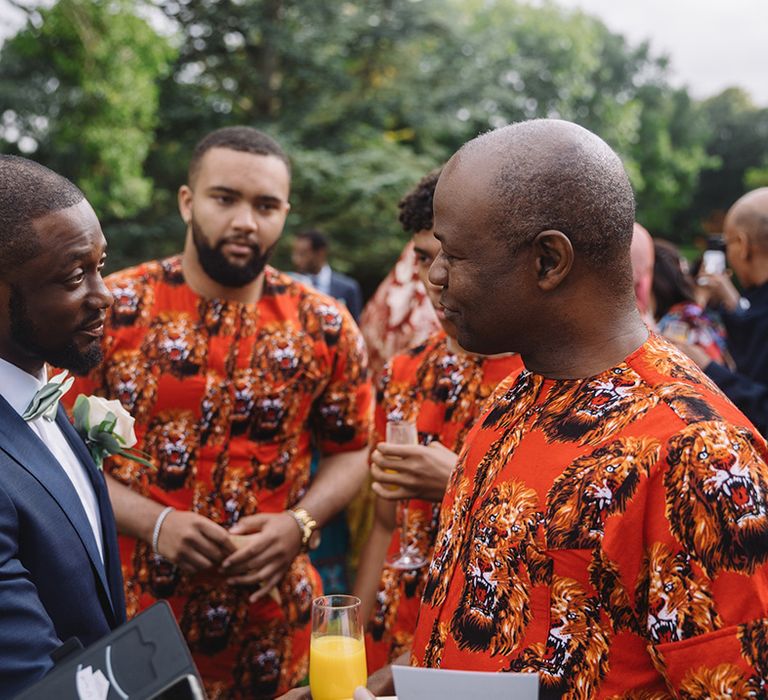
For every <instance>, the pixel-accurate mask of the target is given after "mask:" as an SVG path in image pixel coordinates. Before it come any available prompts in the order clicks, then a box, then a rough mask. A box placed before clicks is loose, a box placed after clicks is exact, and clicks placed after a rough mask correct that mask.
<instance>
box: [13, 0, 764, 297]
mask: <svg viewBox="0 0 768 700" xmlns="http://www.w3.org/2000/svg"><path fill="white" fill-rule="evenodd" d="M0 94H2V95H3V105H2V107H0V117H1V120H0V150H4V151H8V152H23V153H27V154H31V155H32V157H34V158H36V159H38V160H40V161H41V162H44V163H46V164H47V165H49V166H50V167H52V168H54V169H56V170H58V171H60V172H62V173H63V174H65V175H67V176H69V177H71V178H72V179H74V180H75V181H76V182H77V183H78V184H79V185H80V186H81V187H82V188H83V189H84V191H85V192H86V194H87V195H88V197H89V199H90V200H91V201H92V203H93V204H94V206H95V208H96V210H97V212H98V213H99V215H100V216H101V218H102V221H103V223H104V229H105V231H106V233H107V235H108V237H109V238H110V248H111V262H110V265H111V267H112V269H114V268H115V267H119V266H123V265H126V264H129V263H132V262H136V261H138V260H140V259H143V258H148V257H153V256H157V255H162V254H166V253H169V252H171V251H173V250H176V249H178V248H179V246H180V245H181V236H182V225H181V223H180V221H179V218H178V215H177V213H176V204H175V199H176V197H175V193H176V190H177V188H178V186H179V185H180V184H182V183H183V182H184V179H185V171H186V167H187V160H188V158H189V155H190V152H191V148H192V146H193V144H194V143H195V142H196V141H197V140H198V139H199V138H200V137H201V136H203V135H204V134H205V133H207V132H208V131H210V130H211V129H214V128H217V127H219V126H225V125H232V124H250V125H252V126H256V127H258V128H262V129H264V130H266V131H267V132H269V133H270V134H272V135H273V136H275V137H276V138H278V140H280V141H281V142H282V143H283V144H284V146H285V147H286V149H287V151H288V152H289V154H290V155H291V158H292V160H293V161H294V183H293V194H292V202H293V208H292V212H291V215H290V217H289V220H288V227H287V228H288V232H289V234H290V232H291V231H296V230H298V229H300V228H301V227H305V226H310V225H311V226H319V227H320V228H322V229H324V230H325V231H326V232H327V233H328V234H329V235H330V237H331V240H332V245H333V249H332V257H333V260H334V264H335V265H336V266H337V267H339V268H340V269H342V270H344V271H347V272H351V273H352V274H354V275H356V276H358V277H359V278H360V279H361V281H362V282H363V284H364V287H366V289H367V290H368V291H370V290H371V289H372V287H373V286H374V285H375V284H376V282H377V281H378V280H379V279H380V278H381V277H382V276H383V274H384V273H385V272H386V270H387V269H388V268H389V266H390V265H391V263H392V261H393V260H394V259H395V257H396V256H397V254H398V252H399V250H400V249H401V247H402V244H403V242H404V240H405V238H406V236H405V234H404V233H402V232H401V231H400V230H399V226H398V224H397V206H396V205H397V201H398V199H399V198H400V197H401V196H402V194H403V193H404V192H405V191H406V190H407V189H408V188H410V187H411V186H412V185H413V184H414V183H415V182H416V181H417V180H418V179H419V178H420V177H421V176H422V175H423V174H424V173H425V172H426V171H428V170H430V169H431V168H433V167H435V166H437V165H439V164H441V163H442V162H443V161H444V160H445V159H446V158H447V157H449V156H450V154H451V153H452V152H453V151H454V150H456V148H458V147H459V146H460V145H461V144H462V143H463V142H464V141H466V140H468V139H470V138H472V137H474V136H475V135H476V134H478V133H480V132H482V131H485V130H488V129H491V128H495V127H498V126H501V125H504V124H507V123H510V122H513V121H518V120H521V119H528V118H534V117H561V118H564V119H570V120H573V121H576V122H578V123H580V124H582V125H584V126H585V127H587V128H589V129H591V130H593V131H595V132H596V133H598V134H600V135H601V136H602V137H603V138H605V139H606V140H607V141H608V142H609V143H610V144H611V145H612V146H613V147H614V148H615V149H616V150H617V151H618V152H619V153H620V155H621V156H622V157H623V159H624V162H625V164H626V167H627V169H628V171H629V173H630V177H631V179H632V182H633V185H634V187H635V191H636V194H637V202H638V215H637V217H638V220H639V221H641V222H643V223H645V224H646V225H647V226H648V228H649V229H650V230H651V231H652V233H654V235H660V236H665V237H668V238H671V239H673V240H678V241H686V240H689V239H690V238H691V237H692V236H693V235H695V234H696V233H697V232H699V231H700V230H701V229H702V226H703V225H704V224H705V223H706V225H708V226H710V227H712V226H716V224H713V223H712V222H713V212H717V211H719V210H722V209H723V208H724V207H727V206H728V205H729V204H730V203H731V202H732V201H734V200H735V199H736V198H737V197H738V196H739V195H740V194H742V193H743V192H744V191H745V188H746V187H748V186H751V185H752V184H754V183H760V182H764V181H765V180H766V179H768V175H766V173H768V111H767V110H760V109H757V108H756V107H755V106H754V105H752V103H751V102H750V100H749V97H748V96H747V95H745V94H744V93H742V92H739V91H737V90H734V91H726V92H724V93H723V94H722V95H718V96H716V97H713V98H712V99H710V100H707V101H705V102H703V103H697V102H696V101H695V100H693V99H692V98H691V97H690V95H689V94H688V93H687V91H686V90H684V89H680V88H674V87H672V86H671V85H670V82H669V78H668V65H667V61H666V59H665V58H664V57H661V56H656V55H654V54H653V53H652V51H651V50H650V48H649V46H648V45H646V44H641V45H632V44H630V43H628V42H627V41H626V40H625V39H624V38H623V37H622V36H620V35H618V34H616V33H614V32H611V31H610V30H608V29H607V28H606V26H605V25H604V24H603V23H602V22H600V21H599V20H597V19H595V18H594V17H591V16H588V15H586V14H584V13H582V12H577V11H568V10H565V9H562V8H560V7H558V6H557V5H556V4H554V3H544V4H543V5H536V6H531V5H528V4H525V3H524V2H519V1H515V0H504V1H501V0H498V1H494V0H343V1H341V2H323V1H320V2H318V1H314V2H311V1H310V0H153V1H150V0H144V1H141V0H133V1H131V0H58V2H56V4H54V5H53V6H52V7H50V8H48V9H46V8H44V7H38V8H37V9H35V10H33V11H31V12H30V15H29V21H28V23H27V25H26V26H25V27H24V28H23V29H22V30H21V31H20V32H19V33H18V34H17V35H16V36H15V37H14V38H12V39H10V40H8V41H7V42H6V43H5V45H4V46H3V47H2V53H0ZM761 178H762V179H761ZM714 216H715V219H716V214H715V215H714ZM286 250H287V246H283V247H282V249H281V252H280V253H279V254H278V260H277V262H278V263H283V264H284V265H285V264H286V263H287V259H286Z"/></svg>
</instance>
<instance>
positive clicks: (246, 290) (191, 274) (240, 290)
mask: <svg viewBox="0 0 768 700" xmlns="http://www.w3.org/2000/svg"><path fill="white" fill-rule="evenodd" d="M181 270H182V273H183V274H184V281H185V282H186V283H187V284H188V285H189V287H190V288H191V289H192V291H193V292H195V294H198V295H199V296H201V297H203V298H204V299H226V300H227V301H236V302H240V303H241V304H254V303H256V302H257V301H259V299H261V295H262V293H263V291H264V277H265V275H266V272H262V273H261V274H260V275H259V276H258V277H257V278H256V279H255V280H253V282H250V283H249V284H246V285H245V286H243V287H225V286H224V285H223V284H219V283H218V282H216V280H213V279H211V278H210V277H209V276H208V273H206V271H205V270H203V267H202V265H201V264H200V258H199V257H198V255H197V250H196V249H195V245H194V243H193V242H192V241H191V240H189V238H187V242H186V244H185V246H184V252H183V253H182V256H181Z"/></svg>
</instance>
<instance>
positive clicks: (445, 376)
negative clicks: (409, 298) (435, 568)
mask: <svg viewBox="0 0 768 700" xmlns="http://www.w3.org/2000/svg"><path fill="white" fill-rule="evenodd" d="M521 368H522V360H521V359H520V356H519V355H504V356H497V357H484V356H481V355H472V354H468V353H456V352H452V351H451V350H449V348H448V339H447V337H446V335H445V333H444V332H440V333H436V334H435V335H433V336H432V337H430V338H429V339H428V340H427V341H426V342H424V343H423V344H421V345H418V346H417V347H415V348H412V349H411V350H409V351H408V352H405V353H402V354H400V355H397V356H396V357H394V358H393V359H391V360H390V361H389V362H388V363H387V365H386V367H385V368H384V371H383V373H382V376H381V378H380V380H379V388H378V392H377V397H376V413H375V416H376V418H375V422H374V426H375V430H374V438H373V441H372V444H374V445H375V444H376V443H377V442H380V441H383V440H384V438H385V434H386V423H387V420H388V419H396V418H400V419H405V420H413V421H415V422H416V428H417V431H418V434H419V441H420V442H421V444H424V445H428V444H430V443H432V442H435V441H439V442H440V443H441V444H443V445H444V446H445V447H447V448H448V449H449V450H452V451H454V452H458V451H459V450H460V448H461V445H462V444H463V442H464V439H465V437H466V435H467V432H468V431H469V429H470V428H471V427H472V425H473V423H474V422H475V420H476V419H477V417H478V416H479V415H480V414H481V413H482V410H483V405H484V402H485V400H486V399H487V398H488V397H489V396H490V394H491V393H492V392H493V390H494V389H495V388H496V386H497V385H498V384H499V382H501V381H502V380H503V379H504V378H505V377H507V375H509V374H511V373H512V372H519V371H520V369H521ZM439 511H440V504H439V503H431V502H428V501H424V500H421V499H416V498H414V499H410V500H409V501H408V507H407V509H406V508H404V507H403V502H402V501H401V502H399V503H398V513H397V519H398V522H399V524H400V526H399V527H397V528H395V531H394V532H393V533H392V539H391V541H390V544H389V550H388V553H387V554H388V557H395V556H396V555H397V552H398V551H399V550H400V536H401V533H402V519H403V517H404V515H405V514H406V513H407V516H408V522H407V532H408V538H409V539H408V546H409V547H414V548H415V549H416V551H417V552H418V553H419V554H421V555H423V556H424V557H425V558H426V559H427V560H429V559H430V558H431V556H432V549H433V547H434V542H435V534H436V533H437V525H438V519H437V517H438V513H439ZM426 574H427V569H426V567H422V568H421V569H417V570H411V571H402V570H398V569H395V568H393V567H391V566H388V565H387V564H386V563H385V564H384V568H383V571H382V576H381V581H380V583H379V589H378V592H377V593H376V602H375V604H374V610H373V615H372V617H371V620H370V621H369V623H368V627H367V630H366V637H365V645H366V654H367V659H368V671H369V673H370V672H372V671H375V670H376V669H377V668H380V667H381V666H384V665H385V664H387V663H389V662H391V661H393V660H394V659H395V658H397V657H398V656H400V655H401V654H402V653H403V652H404V651H406V650H408V649H409V648H410V646H411V641H412V640H413V631H414V629H415V628H416V618H417V616H418V612H419V603H420V600H421V594H422V592H423V589H424V583H425V581H426Z"/></svg>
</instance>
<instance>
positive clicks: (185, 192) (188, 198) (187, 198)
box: [177, 185, 192, 226]
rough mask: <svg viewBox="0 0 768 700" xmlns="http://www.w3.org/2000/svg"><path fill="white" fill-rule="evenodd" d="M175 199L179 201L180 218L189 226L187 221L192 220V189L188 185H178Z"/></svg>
mask: <svg viewBox="0 0 768 700" xmlns="http://www.w3.org/2000/svg"><path fill="white" fill-rule="evenodd" d="M177 199H178V202H179V214H181V219H182V221H183V222H184V223H185V224H187V226H189V222H190V221H192V190H191V189H190V188H189V185H182V186H181V187H179V194H178V195H177Z"/></svg>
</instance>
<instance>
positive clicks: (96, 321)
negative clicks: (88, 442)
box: [0, 156, 125, 698]
mask: <svg viewBox="0 0 768 700" xmlns="http://www.w3.org/2000/svg"><path fill="white" fill-rule="evenodd" d="M105 250H106V241H105V240H104V235H103V234H102V232H101V227H100V225H99V222H98V220H97V218H96V215H95V214H94V211H93V209H92V208H91V206H90V204H88V202H87V201H86V199H85V198H84V196H83V193H82V192H80V190H78V189H77V187H75V186H74V185H73V184H72V183H71V182H69V181H68V180H66V179H65V178H63V177H61V176H60V175H57V174H56V173H54V172H52V171H50V170H48V169H47V168H44V167H43V166H41V165H38V164H37V163H34V162H32V161H29V160H26V159H24V158H16V157H13V156H0V698H12V697H14V696H15V695H16V694H17V693H19V692H20V691H21V690H22V689H24V688H25V687H27V686H29V685H31V684H33V683H34V682H35V681H36V680H38V679H39V678H41V677H42V676H43V675H45V673H46V672H47V671H48V670H50V668H51V667H52V666H53V661H52V660H51V656H50V655H51V653H52V652H54V651H55V650H56V649H57V648H58V647H59V646H60V645H61V644H62V642H65V641H66V640H68V639H70V638H72V637H76V638H77V639H79V640H80V642H81V643H82V644H83V646H88V645H89V644H92V643H93V642H95V641H96V640H98V639H99V638H100V637H102V636H104V635H106V634H107V633H108V632H109V631H110V630H112V629H114V628H115V627H117V626H119V625H120V624H122V623H123V622H125V602H124V599H123V582H122V576H121V573H120V559H119V555H118V550H117V538H116V531H115V520H114V517H113V515H112V508H111V506H110V503H109V497H108V494H107V489H106V486H105V484H104V478H103V475H102V474H101V473H100V472H99V471H98V469H97V468H96V466H95V465H94V463H93V460H92V459H91V457H90V455H89V453H88V451H87V449H86V448H85V444H84V443H83V441H82V440H81V439H80V437H79V436H78V434H77V433H76V432H75V430H74V429H73V428H72V426H71V424H70V423H69V421H68V420H67V418H66V415H65V413H64V410H63V409H62V408H61V407H59V408H58V410H57V411H56V412H54V411H53V410H52V411H51V413H50V414H48V415H47V416H46V415H41V416H37V417H34V416H30V415H29V412H28V411H27V408H28V407H29V406H30V404H31V403H32V400H33V397H34V396H35V394H36V392H37V391H38V390H39V389H41V388H42V387H43V386H45V384H46V383H47V380H48V377H47V374H46V368H45V363H49V364H51V365H55V366H57V367H63V368H66V369H69V370H71V371H73V372H75V373H84V372H87V371H88V370H89V369H92V368H93V367H94V366H95V365H96V364H98V363H99V361H100V359H101V349H100V339H101V335H102V330H103V321H104V314H105V312H106V309H107V308H108V307H109V306H110V305H111V303H112V296H111V294H110V293H109V291H108V290H107V288H106V287H105V286H104V283H103V281H102V279H101V270H102V266H103V265H104V256H105ZM25 413H27V416H26V419H25V418H23V417H22V416H23V415H24V414H25Z"/></svg>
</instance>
